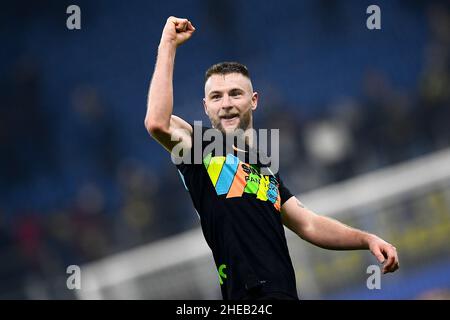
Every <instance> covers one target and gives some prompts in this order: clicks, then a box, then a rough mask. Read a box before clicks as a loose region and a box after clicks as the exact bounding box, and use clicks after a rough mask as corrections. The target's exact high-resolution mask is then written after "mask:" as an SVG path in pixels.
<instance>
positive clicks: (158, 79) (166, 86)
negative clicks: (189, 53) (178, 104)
mask: <svg viewBox="0 0 450 320" xmlns="http://www.w3.org/2000/svg"><path fill="white" fill-rule="evenodd" d="M175 53H176V45H174V44H171V43H168V42H161V43H160V45H159V47H158V58H157V59H156V66H155V71H154V73H153V78H152V81H151V84H150V89H149V92H148V100H147V115H146V117H145V122H146V124H147V126H150V127H151V126H153V127H161V128H166V129H167V128H169V124H170V117H171V115H172V111H173V69H174V64H175Z"/></svg>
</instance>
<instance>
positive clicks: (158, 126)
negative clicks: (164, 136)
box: [144, 118, 167, 137]
mask: <svg viewBox="0 0 450 320" xmlns="http://www.w3.org/2000/svg"><path fill="white" fill-rule="evenodd" d="M144 125H145V129H147V132H148V133H149V134H150V135H151V136H152V137H155V136H157V135H159V134H161V133H164V132H167V130H166V128H165V126H164V125H163V124H162V123H160V122H158V121H154V120H151V119H149V118H145V120H144Z"/></svg>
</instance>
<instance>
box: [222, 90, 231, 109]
mask: <svg viewBox="0 0 450 320" xmlns="http://www.w3.org/2000/svg"><path fill="white" fill-rule="evenodd" d="M232 107H233V105H232V104H231V99H230V96H229V95H227V94H225V95H224V96H223V99H222V109H231V108H232Z"/></svg>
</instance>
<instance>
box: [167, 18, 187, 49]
mask: <svg viewBox="0 0 450 320" xmlns="http://www.w3.org/2000/svg"><path fill="white" fill-rule="evenodd" d="M194 31H195V28H194V26H193V25H192V23H191V22H190V21H189V20H188V19H183V18H177V17H169V18H168V19H167V22H166V25H165V26H164V30H163V32H162V36H161V43H163V42H169V43H172V44H175V45H176V46H177V47H178V46H179V45H180V44H182V43H183V42H185V41H187V40H188V39H189V38H190V37H191V36H192V34H193V33H194Z"/></svg>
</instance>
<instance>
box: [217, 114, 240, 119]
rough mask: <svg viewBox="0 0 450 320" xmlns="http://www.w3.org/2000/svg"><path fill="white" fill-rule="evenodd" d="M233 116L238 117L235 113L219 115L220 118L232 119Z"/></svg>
mask: <svg viewBox="0 0 450 320" xmlns="http://www.w3.org/2000/svg"><path fill="white" fill-rule="evenodd" d="M235 118H239V117H238V115H237V114H227V115H224V116H221V117H220V119H221V120H232V119H235Z"/></svg>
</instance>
